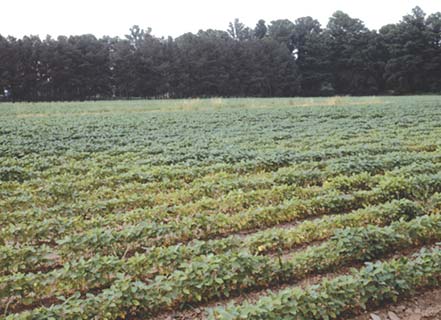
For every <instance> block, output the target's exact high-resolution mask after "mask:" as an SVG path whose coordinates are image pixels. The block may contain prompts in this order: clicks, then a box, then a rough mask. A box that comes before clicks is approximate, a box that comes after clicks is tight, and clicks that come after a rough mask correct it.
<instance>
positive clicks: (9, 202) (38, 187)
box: [0, 152, 441, 211]
mask: <svg viewBox="0 0 441 320" xmlns="http://www.w3.org/2000/svg"><path fill="white" fill-rule="evenodd" d="M440 158H441V155H438V154H436V153H427V154H424V153H422V154H418V153H414V152H412V153H403V152H392V153H386V154H384V155H383V154H380V155H377V156H371V157H368V158H361V157H360V156H359V155H356V156H353V155H351V156H347V157H344V158H343V159H331V160H327V161H323V162H312V163H308V165H307V166H305V168H303V169H302V168H301V167H298V166H291V167H288V168H289V169H288V170H283V168H282V170H279V171H280V172H276V173H275V175H274V176H272V175H269V174H266V175H263V179H261V180H262V181H254V179H252V177H253V175H251V176H250V177H248V178H247V177H240V176H237V173H236V174H232V178H233V179H232V180H228V179H227V180H226V181H224V182H222V180H220V181H216V180H214V181H210V180H208V181H205V183H204V180H202V181H201V180H196V181H195V183H196V184H195V185H191V186H190V185H189V184H188V183H178V182H177V181H176V180H170V179H166V178H164V181H160V182H149V179H148V178H146V179H145V180H144V181H141V182H142V183H139V182H138V183H129V184H128V185H121V184H117V187H116V186H113V185H112V186H110V187H106V186H101V187H100V188H98V187H95V188H93V189H92V190H88V189H86V190H83V191H81V189H84V188H82V187H81V186H83V185H84V186H87V187H88V188H89V187H90V186H91V185H92V186H93V185H94V181H96V180H99V177H100V176H99V174H97V175H96V176H94V175H92V176H91V177H89V178H87V177H85V178H84V179H83V180H78V181H77V179H76V177H70V176H65V175H61V176H54V178H52V179H48V180H41V179H38V180H35V181H34V182H33V183H32V184H31V185H29V186H27V185H26V184H16V183H15V184H12V185H11V187H12V186H13V187H14V188H19V189H18V190H16V191H12V190H11V191H7V190H8V185H7V184H5V185H4V189H3V190H4V191H3V194H4V196H1V194H0V203H1V206H2V208H3V210H9V211H10V210H17V209H18V208H21V209H26V208H29V207H30V204H32V206H33V207H45V208H47V207H48V206H49V207H51V206H54V205H56V204H59V203H60V202H65V203H72V204H75V203H77V202H78V199H83V200H82V201H83V202H84V201H86V202H87V201H88V200H89V201H94V202H103V201H105V199H107V200H113V201H115V200H114V199H120V200H123V201H124V199H126V200H129V201H130V203H128V206H125V207H126V208H127V207H130V206H132V207H133V206H136V207H139V206H147V205H149V206H152V205H159V204H161V203H165V202H164V199H167V198H166V197H161V194H164V195H166V194H167V192H166V191H170V190H177V191H176V192H175V193H176V195H175V197H178V198H177V199H174V198H175V197H172V199H170V201H171V200H173V201H175V200H178V199H180V198H181V197H183V198H182V199H181V200H180V202H179V203H183V202H188V201H191V200H193V199H197V198H201V197H203V196H209V197H212V196H216V195H219V192H220V194H224V193H225V192H229V191H231V190H235V189H237V188H242V189H249V190H252V189H258V188H260V187H269V186H271V185H274V183H275V182H276V183H277V182H279V183H280V182H281V183H292V181H294V183H296V184H298V185H302V184H311V183H312V184H314V183H321V182H323V181H324V180H326V178H328V177H332V176H335V175H338V174H342V173H346V174H352V173H360V172H364V171H366V172H370V173H372V174H376V173H381V172H384V171H387V170H390V169H393V168H396V167H400V166H404V165H408V164H410V163H416V162H421V161H433V162H439V160H440ZM317 166H320V167H326V166H329V168H328V169H329V170H328V169H326V170H325V171H321V170H317V169H316V167H317ZM169 170H170V169H169ZM145 175H147V176H148V175H149V173H145ZM259 175H260V176H262V173H260V174H257V177H259ZM215 177H216V176H215ZM219 178H221V179H222V175H220V176H219ZM241 181H242V182H241ZM250 181H252V182H254V183H256V182H257V183H259V182H260V183H261V184H262V183H263V184H264V185H261V186H258V185H256V186H253V183H250ZM265 181H267V182H265ZM199 182H202V184H200V183H199ZM218 182H220V183H219V184H218ZM103 183H104V182H103ZM42 184H43V186H44V188H42ZM238 184H239V185H238ZM241 184H242V185H241ZM115 189H116V190H115ZM158 192H159V194H158V195H157V196H154V195H156V194H157V193H158ZM164 192H165V193H164ZM136 193H138V194H139V193H143V195H142V197H129V199H127V194H131V195H133V194H136ZM147 195H148V196H147ZM1 198H4V200H1ZM109 198H110V199H109ZM161 199H162V200H163V202H160V203H158V201H160V200H161ZM136 202H139V204H137V203H136ZM123 204H124V203H121V204H120V207H121V205H123ZM89 205H90V203H89ZM123 208H124V206H123V207H122V209H123Z"/></svg>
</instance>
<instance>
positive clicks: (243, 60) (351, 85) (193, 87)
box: [0, 7, 441, 101]
mask: <svg viewBox="0 0 441 320" xmlns="http://www.w3.org/2000/svg"><path fill="white" fill-rule="evenodd" d="M2 92H8V95H10V96H11V98H12V99H14V100H17V101H18V100H25V101H40V100H47V101H50V100H86V99H104V98H106V99H107V98H132V97H143V98H168V97H173V98H185V97H209V96H262V97H270V96H326V95H333V94H339V95H371V94H415V93H426V92H441V13H440V12H437V13H434V14H430V15H427V14H426V13H424V12H423V10H422V9H421V8H419V7H416V8H414V9H413V10H412V12H411V13H409V14H408V15H405V16H404V17H403V18H402V20H401V21H399V22H398V23H395V24H389V25H386V26H384V27H382V28H381V29H380V30H378V31H377V30H369V29H368V28H367V27H366V26H365V25H364V23H363V22H362V21H361V20H359V19H356V18H354V17H350V16H349V15H348V14H346V13H344V12H342V11H336V12H335V13H334V14H333V15H332V17H330V19H329V22H328V24H327V25H326V26H322V25H320V23H319V22H318V21H317V20H315V19H314V18H312V17H301V18H298V19H296V20H293V21H291V20H289V19H279V20H275V21H271V22H269V24H267V23H266V22H265V21H264V20H259V21H258V22H257V23H256V25H255V27H254V28H250V27H247V26H246V25H244V24H243V23H242V22H241V21H240V20H239V19H235V20H234V21H232V22H231V23H230V24H229V26H228V28H227V30H226V31H223V30H212V29H209V30H201V31H199V32H197V33H196V34H194V33H186V34H183V35H181V36H179V37H177V38H175V39H173V38H171V37H168V38H158V37H155V36H154V35H153V34H152V30H151V29H150V28H147V29H142V28H140V27H139V26H136V25H135V26H133V27H132V28H130V30H129V33H128V34H127V35H126V36H125V37H123V38H120V37H102V38H97V37H95V36H93V35H90V34H89V35H79V36H69V37H67V36H60V37H58V38H56V39H54V38H51V37H50V36H47V37H46V38H45V39H40V37H38V36H25V37H23V38H21V39H17V38H14V37H11V36H8V37H6V36H1V35H0V94H1V93H2Z"/></svg>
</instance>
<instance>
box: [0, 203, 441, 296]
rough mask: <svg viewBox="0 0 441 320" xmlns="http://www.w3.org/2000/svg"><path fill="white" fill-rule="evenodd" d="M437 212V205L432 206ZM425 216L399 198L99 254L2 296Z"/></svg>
mask: <svg viewBox="0 0 441 320" xmlns="http://www.w3.org/2000/svg"><path fill="white" fill-rule="evenodd" d="M440 202H441V201H440ZM428 209H429V210H433V207H430V208H428ZM421 214H423V211H422V208H420V206H418V205H417V204H415V203H413V202H411V201H409V200H399V201H393V202H391V203H387V204H383V205H380V206H373V207H368V208H366V209H361V210H358V211H355V212H353V213H349V214H347V215H336V216H330V217H325V218H322V219H317V220H314V221H305V222H303V223H301V224H299V225H298V226H296V227H295V228H292V229H277V228H276V229H269V230H264V231H260V232H257V233H255V234H253V235H251V236H249V237H246V238H244V239H241V238H239V237H229V238H225V239H219V240H209V241H207V242H205V241H195V242H192V243H189V244H187V245H176V246H170V247H156V248H152V249H151V250H150V251H149V252H147V253H144V254H137V255H135V256H133V257H130V258H128V259H119V258H116V257H114V256H104V257H103V256H99V255H97V256H94V257H92V258H91V259H89V260H84V259H83V258H81V259H79V260H77V261H73V262H70V263H66V264H64V265H63V266H62V268H60V269H55V270H52V271H50V272H47V273H29V274H23V273H18V274H13V275H10V276H4V277H2V278H0V283H2V284H1V285H0V299H1V298H6V297H9V296H15V297H20V301H21V303H23V302H26V303H31V302H34V300H35V299H37V300H38V297H39V298H40V299H41V298H42V297H48V296H49V297H50V296H60V295H68V294H72V293H73V292H75V291H77V290H78V291H83V292H85V291H87V290H90V289H95V288H99V287H105V286H108V285H110V284H111V283H112V282H113V280H114V278H115V276H116V275H117V274H119V273H127V274H130V275H131V276H134V277H142V278H143V279H146V278H152V277H154V276H156V275H167V274H169V273H171V272H173V271H174V270H175V269H176V268H177V267H178V266H179V265H180V264H182V263H184V262H187V261H189V260H191V259H193V258H195V257H197V256H201V255H206V254H210V253H213V254H221V253H225V252H227V251H230V250H233V251H239V250H247V251H249V252H251V253H252V254H262V253H265V252H269V251H276V250H286V249H290V248H292V247H294V246H296V245H299V244H306V243H308V242H310V241H314V240H322V239H326V238H328V237H330V236H331V235H332V234H333V233H334V231H335V230H336V229H338V228H341V227H355V226H364V225H368V224H376V225H379V226H383V225H386V224H389V223H391V222H393V221H396V220H399V219H403V220H409V219H412V218H414V217H416V216H417V215H421Z"/></svg>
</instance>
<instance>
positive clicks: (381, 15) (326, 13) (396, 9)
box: [0, 0, 441, 37]
mask: <svg viewBox="0 0 441 320" xmlns="http://www.w3.org/2000/svg"><path fill="white" fill-rule="evenodd" d="M417 5H418V6H420V7H421V8H422V9H423V10H424V11H425V12H426V13H434V12H437V11H441V0H362V1H360V0H333V1H332V0H266V1H261V0H250V1H248V0H246V1H242V0H205V1H204V0H150V1H146V0H144V1H141V0H124V1H122V0H0V10H1V16H0V34H2V35H13V36H17V37H21V36H23V35H25V34H26V35H28V34H38V35H40V36H45V35H46V34H50V35H52V36H58V35H60V34H62V35H72V34H84V33H92V34H95V35H97V36H102V35H111V36H123V35H124V34H127V32H128V29H129V28H130V27H131V26H132V25H134V24H138V25H139V26H141V27H143V28H147V27H151V28H152V29H153V34H154V35H156V36H168V35H171V36H173V37H176V36H179V35H181V34H183V33H185V32H197V31H198V30H199V29H208V28H213V29H221V30H225V29H226V28H227V26H228V22H229V21H231V20H233V19H234V18H236V17H237V18H239V19H240V20H241V21H242V22H244V23H245V24H246V25H248V26H250V27H254V25H255V24H256V22H257V20H259V19H265V20H266V21H267V22H270V21H271V20H275V19H282V18H287V19H290V20H295V19H296V18H298V17H302V16H308V15H309V16H312V17H314V18H316V19H318V20H319V21H320V22H321V23H322V24H323V25H326V23H327V21H328V18H329V17H330V16H331V15H332V13H333V12H335V11H336V10H342V11H344V12H346V13H348V14H349V15H351V16H352V17H354V18H359V19H361V20H363V21H364V22H365V24H366V26H367V27H369V28H371V29H378V28H380V27H381V26H383V25H385V24H388V23H395V22H398V21H399V20H400V19H401V18H402V16H403V15H405V14H407V13H409V12H410V11H411V9H412V8H413V7H415V6H417Z"/></svg>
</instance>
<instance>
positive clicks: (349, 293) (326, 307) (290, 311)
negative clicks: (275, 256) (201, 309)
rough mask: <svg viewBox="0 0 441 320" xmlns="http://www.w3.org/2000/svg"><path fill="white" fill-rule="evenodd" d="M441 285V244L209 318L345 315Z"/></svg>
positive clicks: (272, 319) (217, 311)
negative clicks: (406, 256) (421, 289)
mask: <svg viewBox="0 0 441 320" xmlns="http://www.w3.org/2000/svg"><path fill="white" fill-rule="evenodd" d="M440 283H441V248H440V247H435V248H431V249H429V250H427V249H424V248H423V249H421V250H420V252H419V253H418V254H415V255H414V256H413V257H412V258H411V259H408V258H400V259H393V260H390V261H386V262H376V263H368V264H367V265H366V267H364V268H362V269H361V270H354V271H352V273H351V274H350V275H344V276H339V277H337V278H335V279H332V280H324V281H322V282H321V283H320V284H319V285H316V286H310V287H307V288H306V289H301V288H290V289H285V290H282V291H280V292H278V293H273V294H270V295H268V296H266V297H262V298H260V299H259V300H258V301H255V302H252V303H250V302H244V303H242V304H241V305H238V306H234V305H229V306H227V307H224V308H222V307H219V308H215V309H208V319H211V320H214V319H229V320H236V319H237V320H239V319H250V320H252V319H256V320H257V319H268V320H280V319H286V320H288V319H298V320H304V319H310V320H321V319H340V317H341V316H342V315H343V314H346V315H347V314H348V313H349V312H357V311H359V310H366V308H367V306H373V305H379V304H380V303H381V302H387V301H396V300H397V299H398V298H399V297H402V296H409V295H411V294H412V293H415V291H416V290H417V289H420V288H424V287H431V286H436V285H439V284H440Z"/></svg>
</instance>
